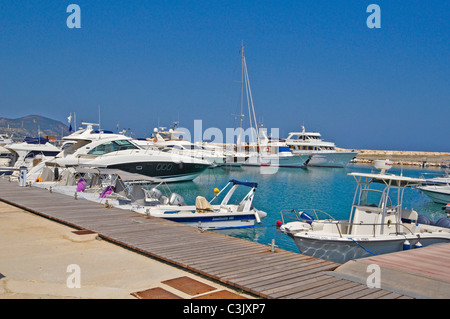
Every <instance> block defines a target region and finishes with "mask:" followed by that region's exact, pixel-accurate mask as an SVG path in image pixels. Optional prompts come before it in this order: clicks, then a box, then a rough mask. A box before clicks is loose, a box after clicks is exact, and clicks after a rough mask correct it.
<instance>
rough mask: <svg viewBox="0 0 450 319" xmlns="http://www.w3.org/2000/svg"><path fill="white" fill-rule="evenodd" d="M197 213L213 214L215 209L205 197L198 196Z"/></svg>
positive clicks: (196, 202)
mask: <svg viewBox="0 0 450 319" xmlns="http://www.w3.org/2000/svg"><path fill="white" fill-rule="evenodd" d="M195 211H196V212H197V213H212V212H213V211H214V208H213V207H212V206H211V204H210V203H209V202H208V201H207V200H206V198H205V197H203V196H197V198H196V199H195Z"/></svg>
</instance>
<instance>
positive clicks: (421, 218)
mask: <svg viewBox="0 0 450 319" xmlns="http://www.w3.org/2000/svg"><path fill="white" fill-rule="evenodd" d="M417 223H418V224H423V225H433V224H434V223H433V221H432V220H431V219H429V218H428V217H426V216H423V215H419V217H418V218H417Z"/></svg>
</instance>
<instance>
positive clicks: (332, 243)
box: [290, 235, 450, 264]
mask: <svg viewBox="0 0 450 319" xmlns="http://www.w3.org/2000/svg"><path fill="white" fill-rule="evenodd" d="M290 237H291V238H292V239H293V240H294V242H295V244H296V245H297V247H298V249H299V251H300V252H301V253H302V254H305V255H307V256H311V257H315V258H320V259H324V260H329V261H333V262H336V263H341V264H343V263H345V262H347V261H349V260H352V259H358V258H364V257H371V256H374V255H382V254H387V253H392V252H397V251H402V250H404V249H403V244H404V242H405V236H403V235H399V236H391V237H390V238H383V239H374V240H362V239H359V240H357V241H356V242H355V241H353V240H351V239H342V240H339V239H334V240H331V239H329V240H327V239H317V238H311V237H303V236H290ZM406 239H408V241H409V243H410V245H411V248H412V249H414V245H415V244H416V243H417V242H418V238H417V236H411V235H410V236H406ZM439 243H450V237H447V238H442V237H438V236H427V237H425V236H421V238H420V244H422V246H423V247H425V246H429V245H433V244H439ZM415 249H417V248H415Z"/></svg>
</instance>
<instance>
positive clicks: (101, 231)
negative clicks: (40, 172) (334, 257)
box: [0, 179, 448, 299]
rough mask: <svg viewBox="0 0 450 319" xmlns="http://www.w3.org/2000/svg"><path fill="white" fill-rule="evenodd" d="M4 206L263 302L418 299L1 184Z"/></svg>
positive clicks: (319, 264) (264, 248)
mask: <svg viewBox="0 0 450 319" xmlns="http://www.w3.org/2000/svg"><path fill="white" fill-rule="evenodd" d="M0 200H1V201H3V202H6V203H8V204H11V205H14V206H17V207H20V208H22V209H25V210H27V211H29V212H32V213H35V214H38V215H40V216H43V217H46V218H49V219H51V220H54V221H57V222H60V223H63V224H65V225H68V226H72V227H74V228H77V229H82V230H89V231H92V232H95V233H97V234H98V235H99V236H100V237H101V238H103V239H105V240H108V241H110V242H113V243H115V244H117V245H120V246H122V247H126V248H129V249H132V250H134V251H137V252H140V253H142V254H144V255H146V256H150V257H153V258H156V259H159V260H163V261H166V262H168V263H170V264H172V265H177V266H180V267H183V268H185V269H189V270H191V271H193V272H195V273H197V274H201V275H204V276H206V277H208V278H210V279H213V280H217V281H219V282H221V283H225V284H227V285H229V286H232V287H235V288H237V289H241V290H243V291H245V292H248V293H251V294H253V295H255V296H259V297H262V298H287V299H296V298H309V299H318V298H334V299H338V298H365V299H379V298H382V299H395V298H412V297H414V294H409V293H408V291H406V292H404V293H398V292H393V291H395V290H387V289H379V288H368V287H367V285H366V284H365V282H358V280H353V279H352V278H350V279H349V278H345V276H342V275H340V274H337V275H336V274H335V273H334V270H335V269H336V268H337V267H338V266H340V265H339V264H336V263H332V262H329V261H324V260H321V259H316V258H312V257H307V256H303V255H301V254H298V253H294V252H289V251H285V250H282V249H276V250H275V252H271V249H270V247H269V246H268V245H263V244H259V243H255V242H250V241H248V240H244V239H239V238H234V237H231V236H226V235H223V234H219V233H215V232H210V231H205V232H200V231H199V230H198V229H196V228H195V227H191V226H186V225H183V224H180V223H176V222H172V221H168V220H165V219H160V218H153V217H150V218H147V217H145V216H143V215H141V214H137V213H135V212H132V211H127V210H122V209H118V208H106V207H104V206H103V205H101V204H98V203H94V202H89V201H87V200H84V199H75V198H74V197H70V196H65V195H61V194H57V193H51V192H49V191H47V190H44V189H40V188H36V187H19V186H18V184H17V183H15V182H8V181H7V180H4V179H0ZM423 249H425V248H423ZM447 251H448V249H447Z"/></svg>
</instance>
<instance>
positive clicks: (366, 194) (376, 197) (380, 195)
mask: <svg viewBox="0 0 450 319" xmlns="http://www.w3.org/2000/svg"><path fill="white" fill-rule="evenodd" d="M384 196H385V193H384V192H383V191H380V190H376V189H363V190H361V197H360V200H359V206H367V207H378V208H382V207H383V202H384ZM390 206H392V202H391V199H390V198H389V196H388V198H387V207H390Z"/></svg>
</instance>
